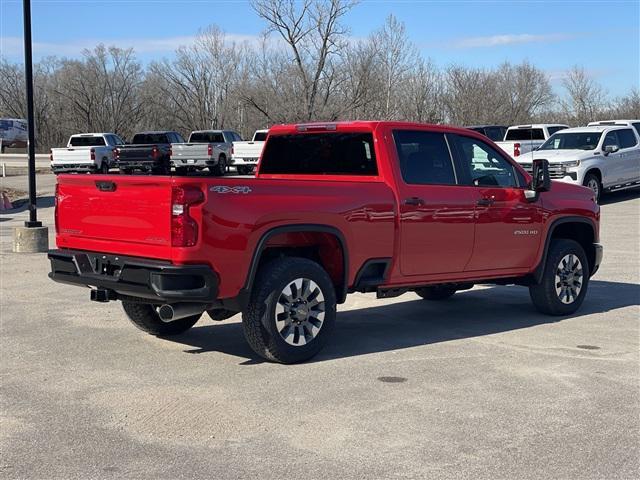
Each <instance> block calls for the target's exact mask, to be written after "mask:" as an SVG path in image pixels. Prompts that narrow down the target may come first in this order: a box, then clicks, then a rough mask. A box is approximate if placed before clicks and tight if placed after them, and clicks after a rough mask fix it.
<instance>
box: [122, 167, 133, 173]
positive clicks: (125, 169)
mask: <svg viewBox="0 0 640 480" xmlns="http://www.w3.org/2000/svg"><path fill="white" fill-rule="evenodd" d="M132 173H133V170H132V169H131V168H121V169H120V174H121V175H131V174H132Z"/></svg>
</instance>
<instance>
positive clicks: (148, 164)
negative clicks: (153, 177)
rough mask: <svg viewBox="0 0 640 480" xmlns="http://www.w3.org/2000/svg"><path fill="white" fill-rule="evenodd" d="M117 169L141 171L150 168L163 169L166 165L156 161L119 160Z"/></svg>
mask: <svg viewBox="0 0 640 480" xmlns="http://www.w3.org/2000/svg"><path fill="white" fill-rule="evenodd" d="M116 165H117V166H118V168H120V169H122V168H139V169H143V170H150V169H152V168H158V167H164V166H165V165H168V163H165V162H160V161H158V160H119V161H118V162H116Z"/></svg>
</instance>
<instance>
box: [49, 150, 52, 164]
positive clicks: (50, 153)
mask: <svg viewBox="0 0 640 480" xmlns="http://www.w3.org/2000/svg"><path fill="white" fill-rule="evenodd" d="M49 161H50V162H53V150H49Z"/></svg>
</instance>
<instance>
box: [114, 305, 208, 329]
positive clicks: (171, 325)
mask: <svg viewBox="0 0 640 480" xmlns="http://www.w3.org/2000/svg"><path fill="white" fill-rule="evenodd" d="M122 308H124V312H125V313H126V314H127V317H129V320H131V323H133V324H134V325H135V326H136V327H138V328H139V329H140V330H142V331H143V332H147V333H150V334H151V335H156V336H159V337H163V336H168V335H177V334H179V333H183V332H186V331H187V330H189V329H190V328H191V327H193V326H194V325H195V324H196V322H197V321H198V320H199V319H200V316H201V315H202V314H198V315H192V316H190V317H185V318H181V319H179V320H174V321H172V322H163V321H162V320H160V315H158V311H157V305H153V304H150V303H138V302H122Z"/></svg>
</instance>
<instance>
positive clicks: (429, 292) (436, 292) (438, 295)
mask: <svg viewBox="0 0 640 480" xmlns="http://www.w3.org/2000/svg"><path fill="white" fill-rule="evenodd" d="M416 293H417V294H418V295H419V296H421V297H422V298H423V299H425V300H446V299H447V298H451V297H452V296H453V294H454V293H456V289H455V288H454V287H447V286H441V285H437V286H434V287H423V288H419V289H417V290H416Z"/></svg>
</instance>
